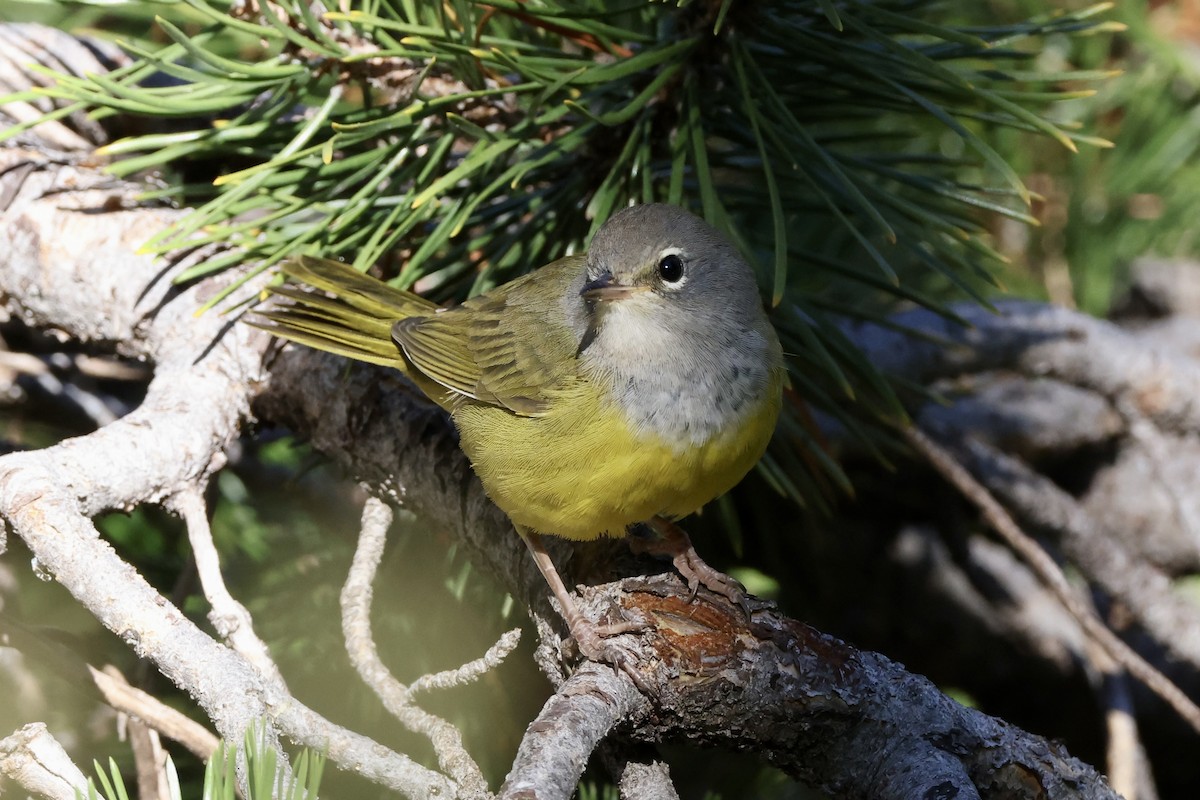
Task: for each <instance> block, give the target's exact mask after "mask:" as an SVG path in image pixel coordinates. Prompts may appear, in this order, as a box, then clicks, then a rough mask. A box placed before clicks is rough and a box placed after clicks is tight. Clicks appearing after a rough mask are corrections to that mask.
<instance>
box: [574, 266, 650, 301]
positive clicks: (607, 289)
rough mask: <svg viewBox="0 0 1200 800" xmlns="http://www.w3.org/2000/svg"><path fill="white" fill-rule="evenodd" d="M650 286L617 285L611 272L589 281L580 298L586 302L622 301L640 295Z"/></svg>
mask: <svg viewBox="0 0 1200 800" xmlns="http://www.w3.org/2000/svg"><path fill="white" fill-rule="evenodd" d="M649 288H650V287H649V286H625V285H623V284H620V283H617V279H616V278H614V277H613V276H612V273H611V272H606V273H604V274H603V275H601V276H600V277H599V278H596V280H594V281H588V282H587V283H585V284H584V285H583V289H581V290H580V292H579V296H580V297H582V298H583V299H584V300H591V301H596V300H604V301H607V300H621V299H624V298H626V297H629V296H631V295H635V294H640V293H641V292H644V291H646V290H647V289H649Z"/></svg>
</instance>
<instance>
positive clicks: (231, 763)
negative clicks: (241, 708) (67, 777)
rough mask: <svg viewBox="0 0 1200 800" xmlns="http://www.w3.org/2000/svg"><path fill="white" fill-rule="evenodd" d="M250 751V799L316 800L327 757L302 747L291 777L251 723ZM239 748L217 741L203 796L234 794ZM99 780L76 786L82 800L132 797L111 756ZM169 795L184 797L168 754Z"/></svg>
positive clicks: (228, 798) (231, 797)
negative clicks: (78, 788) (235, 750)
mask: <svg viewBox="0 0 1200 800" xmlns="http://www.w3.org/2000/svg"><path fill="white" fill-rule="evenodd" d="M243 748H244V750H243V752H244V754H245V757H246V775H247V788H248V790H249V791H248V792H247V794H246V800H276V798H279V800H316V798H317V790H318V788H319V787H320V785H321V774H322V773H323V771H324V769H325V757H324V756H322V755H320V754H317V753H313V752H312V751H310V750H308V749H307V748H306V749H304V750H302V751H301V752H300V755H299V756H297V757H296V759H295V763H294V764H293V765H292V772H291V776H290V778H289V777H288V776H287V773H285V772H282V771H279V770H277V765H278V755H277V754H276V752H275V750H274V749H272V748H271V747H270V746H269V745H268V744H267V743H266V740H265V738H264V737H263V728H261V727H259V726H256V725H252V726H250V729H249V730H247V731H246V737H245V741H244V742H243ZM236 756H237V754H236V752H234V751H232V750H230V749H228V748H227V747H226V746H225V742H221V744H220V745H218V746H217V750H216V752H215V753H214V754H213V757H212V758H211V759H209V762H208V764H207V765H206V767H205V769H204V789H203V793H202V794H201V795H200V798H201V800H235V798H236V797H237V796H238V794H237V781H236V778H235V770H236ZM95 770H96V780H98V781H99V783H100V788H99V789H97V788H96V784H95V781H93V780H92V779H90V778H89V779H88V784H87V789H86V792H85V791H80V790H76V791H75V797H76V798H77V800H129V792H128V790H127V789H126V788H125V780H124V778H122V777H121V770H120V769H119V768H118V767H117V763H116V762H115V761H114V760H112V759H111V758H110V759H109V761H108V769H105V768H104V767H103V766H102V765H101V764H99V763H96V764H95ZM164 770H165V772H166V778H167V788H168V792H169V797H170V800H183V793H182V791H181V790H180V787H179V777H178V775H177V774H176V772H175V764H174V762H173V761H171V757H170V756H169V755H168V756H167V763H166V765H165V766H164Z"/></svg>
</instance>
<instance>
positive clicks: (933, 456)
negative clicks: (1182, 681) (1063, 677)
mask: <svg viewBox="0 0 1200 800" xmlns="http://www.w3.org/2000/svg"><path fill="white" fill-rule="evenodd" d="M903 434H904V437H905V438H906V439H907V440H908V443H909V444H910V445H912V447H913V449H915V450H917V451H918V452H919V453H921V454H922V455H924V456H925V458H926V459H928V461H929V463H930V464H932V465H933V467H934V469H936V470H937V471H938V472H939V473H940V474H941V475H942V477H944V478H945V479H946V480H947V481H948V482H949V483H950V484H951V485H953V486H954V487H955V488H956V489H958V490H959V491H960V492H962V494H963V496H964V497H966V498H967V499H968V500H970V501H971V502H972V503H974V504H975V505H976V507H978V508H979V510H980V512H982V514H983V517H984V519H986V520H987V522H988V524H989V525H990V526H991V527H992V528H993V529H994V530H995V531H996V532H997V533H998V534H1000V536H1001V537H1003V538H1004V540H1005V541H1006V542H1008V544H1009V546H1010V547H1012V548H1013V549H1014V550H1016V551H1017V552H1018V553H1020V554H1021V557H1022V558H1024V559H1025V562H1026V563H1027V564H1029V566H1030V567H1031V568H1033V570H1034V571H1035V572H1036V573H1037V574H1038V577H1039V578H1041V579H1042V581H1044V582H1045V584H1046V586H1047V587H1049V589H1050V590H1051V591H1052V592H1053V593H1054V595H1055V597H1057V598H1058V601H1059V602H1060V603H1062V604H1063V606H1064V607H1065V608H1066V609H1067V611H1069V612H1070V613H1071V616H1073V617H1074V618H1075V620H1076V621H1077V622H1078V623H1079V624H1080V625H1081V626H1082V627H1083V629H1084V631H1085V632H1086V633H1087V634H1088V635H1089V636H1091V637H1092V638H1093V639H1095V640H1096V642H1097V643H1098V644H1099V645H1100V646H1101V647H1102V648H1104V650H1105V652H1107V653H1108V654H1109V656H1111V657H1112V658H1113V659H1114V660H1115V661H1116V662H1117V663H1119V664H1121V665H1122V666H1123V667H1125V669H1126V670H1128V671H1129V673H1130V674H1131V675H1133V676H1134V677H1136V678H1137V679H1138V680H1140V681H1141V682H1142V683H1144V684H1145V685H1146V686H1147V687H1148V688H1149V689H1150V690H1151V691H1153V692H1154V693H1155V694H1157V695H1158V696H1159V697H1161V698H1162V699H1163V700H1164V701H1166V703H1167V704H1168V705H1170V706H1171V708H1173V709H1175V712H1176V713H1178V714H1179V716H1181V717H1182V718H1183V719H1184V720H1185V721H1186V722H1187V723H1188V724H1189V725H1191V726H1192V728H1194V729H1195V730H1196V731H1197V732H1200V707H1198V706H1197V705H1196V704H1195V703H1194V702H1192V700H1191V698H1189V697H1188V696H1187V695H1186V694H1184V693H1183V691H1182V690H1180V688H1179V687H1178V686H1176V685H1175V684H1174V683H1172V682H1171V681H1170V679H1169V678H1167V676H1165V675H1163V674H1162V673H1161V672H1159V671H1158V670H1157V669H1156V668H1155V667H1154V666H1153V665H1152V664H1150V663H1149V662H1148V661H1146V660H1145V659H1144V658H1142V657H1141V656H1140V655H1138V653H1137V652H1135V651H1134V650H1133V648H1131V647H1129V645H1127V644H1125V642H1123V641H1121V640H1120V639H1119V638H1118V637H1117V636H1116V634H1114V633H1113V632H1112V631H1110V630H1109V629H1108V627H1107V626H1105V624H1104V623H1103V622H1101V621H1100V619H1099V618H1098V617H1097V616H1096V615H1095V613H1094V612H1093V611H1092V610H1091V609H1090V608H1089V607H1088V606H1087V605H1085V604H1084V603H1083V602H1082V601H1081V600H1080V599H1079V598H1078V597H1077V596H1076V595H1075V593H1074V592H1073V591H1072V590H1071V585H1070V584H1069V583H1068V582H1067V577H1066V576H1065V575H1064V574H1063V572H1062V570H1061V569H1059V566H1058V565H1057V564H1056V563H1054V559H1052V558H1051V557H1050V555H1049V554H1048V553H1046V551H1045V550H1043V549H1042V548H1041V546H1040V545H1038V543H1037V542H1036V541H1034V539H1033V538H1031V537H1030V536H1028V535H1027V534H1026V533H1025V532H1024V531H1022V530H1021V528H1020V526H1018V525H1017V523H1016V522H1015V521H1014V520H1013V518H1012V517H1011V516H1010V515H1009V513H1008V512H1007V511H1006V510H1005V509H1004V507H1003V506H1001V505H1000V503H999V501H997V500H996V498H995V497H993V496H992V494H991V492H989V491H988V490H987V489H986V488H985V487H984V486H983V485H982V484H980V483H979V481H977V480H975V478H974V476H972V475H971V474H970V473H969V472H967V470H966V469H965V468H964V467H963V466H962V465H961V464H959V463H958V461H956V460H955V459H954V457H953V456H951V455H950V453H948V452H947V451H946V450H945V449H943V448H942V447H941V446H940V445H938V444H936V443H934V442H933V441H932V440H931V439H930V438H929V437H928V436H926V435H925V434H924V433H923V432H922V431H921V430H919V429H918V428H916V427H913V426H910V427H907V428H904V429H903Z"/></svg>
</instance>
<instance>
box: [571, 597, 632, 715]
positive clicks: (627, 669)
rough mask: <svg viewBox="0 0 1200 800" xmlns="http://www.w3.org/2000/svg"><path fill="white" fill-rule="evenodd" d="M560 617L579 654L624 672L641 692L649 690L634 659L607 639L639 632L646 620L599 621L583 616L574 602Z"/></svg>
mask: <svg viewBox="0 0 1200 800" xmlns="http://www.w3.org/2000/svg"><path fill="white" fill-rule="evenodd" d="M563 618H564V619H565V620H566V621H567V628H568V629H570V631H571V638H572V639H574V640H575V646H576V648H578V650H579V654H580V655H581V656H583V657H584V658H586V659H587V660H588V661H597V662H600V663H602V664H608V665H610V666H612V667H613V668H615V669H618V670H620V671H621V672H624V673H625V674H626V675H628V676H629V679H630V680H631V681H633V684H634V685H635V686H637V687H638V689H639V690H641V691H642V693H643V694H650V686H649V684H647V683H646V680H645V678H644V677H642V674H641V673H640V672H639V671H638V669H637V665H636V664H635V663H634V661H633V660H632V659H630V658H629V656H628V655H627V654H626V652H625V651H624V650H622V649H621V648H619V647H617V646H616V644H614V643H613V642H610V641H608V640H609V638H611V637H613V636H620V635H622V634H625V633H639V632H641V631H644V630H647V629H648V628H651V627H653V626H652V625H651V624H650V623H649V622H648V621H644V620H638V621H629V622H614V623H608V624H604V625H601V624H598V623H595V622H591V621H590V620H587V619H585V618H584V616H583V615H582V614H581V613H580V612H579V609H578V608H576V607H575V604H574V603H572V604H571V606H570V608H569V609H564V610H563Z"/></svg>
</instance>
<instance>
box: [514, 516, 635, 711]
mask: <svg viewBox="0 0 1200 800" xmlns="http://www.w3.org/2000/svg"><path fill="white" fill-rule="evenodd" d="M517 532H518V533H520V534H521V538H522V539H524V540H525V544H526V545H527V546H528V547H529V552H530V553H532V554H533V561H534V563H535V564H537V567H538V569H539V570H540V571H541V573H542V576H543V577H544V578H545V579H546V583H547V585H549V587H550V593H551V594H552V595H554V599H555V600H557V601H558V607H559V609H560V612H561V614H562V617H563V619H564V620H565V621H566V623H567V628H568V629H569V630H570V632H571V638H572V639H574V640H575V646H576V648H577V649H578V650H579V654H580V655H582V656H583V657H584V658H586V659H588V660H589V661H598V662H601V663H603V664H609V665H610V666H612V667H614V668H616V669H618V670H620V671H621V672H624V673H625V674H626V675H628V676H629V678H630V680H632V681H633V683H634V685H635V686H637V687H638V689H639V690H641V691H642V692H643V693H645V694H649V693H650V687H649V685H648V684H647V683H646V681H645V679H644V678H643V677H642V675H641V673H639V672H638V671H637V669H636V665H635V664H634V663H633V661H632V660H631V659H630V658H629V657H628V656H627V655H626V654H625V651H623V650H621V649H620V648H618V647H617V646H616V645H615V644H613V643H612V642H609V641H607V639H609V638H611V637H613V636H620V635H621V634H624V633H636V632H638V631H643V630H646V629H647V628H651V627H653V625H652V624H651V623H650V622H649V621H644V620H637V621H626V622H615V623H610V624H606V625H600V624H597V623H595V622H592V621H591V620H589V619H587V618H586V617H584V616H583V614H582V613H581V612H580V611H579V607H578V606H576V605H575V600H574V598H572V597H571V593H570V592H568V591H567V587H566V585H565V584H564V583H563V580H562V577H561V576H560V575H559V574H558V570H557V569H555V567H554V562H553V561H551V560H550V555H549V553H547V552H546V548H545V547H544V546H543V545H542V539H541V537H540V536H539V535H538V534H537V533H535V532H533V531H531V530H529V529H527V528H522V527H519V526H518V527H517Z"/></svg>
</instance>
